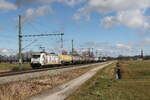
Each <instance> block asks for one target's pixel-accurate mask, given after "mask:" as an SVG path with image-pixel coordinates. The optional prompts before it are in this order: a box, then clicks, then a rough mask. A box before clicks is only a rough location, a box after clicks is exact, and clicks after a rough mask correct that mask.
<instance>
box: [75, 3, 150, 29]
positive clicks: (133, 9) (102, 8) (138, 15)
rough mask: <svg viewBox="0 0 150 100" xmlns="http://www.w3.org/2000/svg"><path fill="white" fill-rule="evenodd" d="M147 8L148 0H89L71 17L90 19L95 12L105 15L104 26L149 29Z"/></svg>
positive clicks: (149, 6)
mask: <svg viewBox="0 0 150 100" xmlns="http://www.w3.org/2000/svg"><path fill="white" fill-rule="evenodd" d="M148 8H150V0H89V1H88V2H87V3H86V4H85V6H84V7H82V8H79V9H78V10H77V12H76V13H75V14H74V16H73V17H74V19H76V20H80V19H83V17H85V18H88V19H90V14H92V13H93V12H96V13H98V14H100V15H105V17H104V18H103V19H102V20H101V25H104V26H105V27H106V28H112V27H113V26H116V25H124V26H126V27H129V28H133V29H139V28H140V29H142V30H149V29H150V22H149V21H150V19H149V16H146V15H145V12H146V11H147V10H148ZM110 14H113V15H115V16H110Z"/></svg>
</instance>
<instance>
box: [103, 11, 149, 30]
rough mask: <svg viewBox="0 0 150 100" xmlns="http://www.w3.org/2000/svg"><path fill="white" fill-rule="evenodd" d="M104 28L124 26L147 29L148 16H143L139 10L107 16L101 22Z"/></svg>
mask: <svg viewBox="0 0 150 100" xmlns="http://www.w3.org/2000/svg"><path fill="white" fill-rule="evenodd" d="M101 23H102V25H103V26H104V27H106V28H111V27H113V26H115V25H125V26H127V27H129V28H135V29H137V28H143V29H149V28H150V24H149V19H148V16H144V14H143V12H142V11H141V10H132V11H121V12H118V13H117V15H116V16H107V17H105V18H104V19H102V21H101Z"/></svg>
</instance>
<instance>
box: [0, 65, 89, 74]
mask: <svg viewBox="0 0 150 100" xmlns="http://www.w3.org/2000/svg"><path fill="white" fill-rule="evenodd" d="M81 65H88V64H78V65H65V66H56V67H51V68H40V69H31V70H22V71H9V72H1V73H0V77H5V76H14V75H20V74H25V73H34V72H42V71H48V70H55V69H62V68H69V67H77V66H81Z"/></svg>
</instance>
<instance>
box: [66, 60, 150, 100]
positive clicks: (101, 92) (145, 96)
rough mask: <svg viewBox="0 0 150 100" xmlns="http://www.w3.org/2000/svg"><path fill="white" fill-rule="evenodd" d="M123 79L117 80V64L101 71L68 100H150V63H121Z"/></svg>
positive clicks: (142, 61)
mask: <svg viewBox="0 0 150 100" xmlns="http://www.w3.org/2000/svg"><path fill="white" fill-rule="evenodd" d="M119 64H120V67H121V79H116V78H115V68H116V64H112V65H110V66H109V67H106V68H104V69H102V70H100V71H99V72H98V73H97V74H96V75H95V76H94V77H93V78H91V79H90V80H88V81H87V82H86V83H85V84H83V85H82V86H81V87H80V88H79V89H77V90H76V91H75V92H74V93H72V94H71V95H70V96H69V97H68V98H67V99H66V100H150V66H149V65H150V61H149V60H141V61H139V60H137V61H120V62H119Z"/></svg>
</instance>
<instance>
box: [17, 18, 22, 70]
mask: <svg viewBox="0 0 150 100" xmlns="http://www.w3.org/2000/svg"><path fill="white" fill-rule="evenodd" d="M18 28H19V35H18V39H19V68H20V69H22V30H21V29H22V25H21V15H19V27H18Z"/></svg>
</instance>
